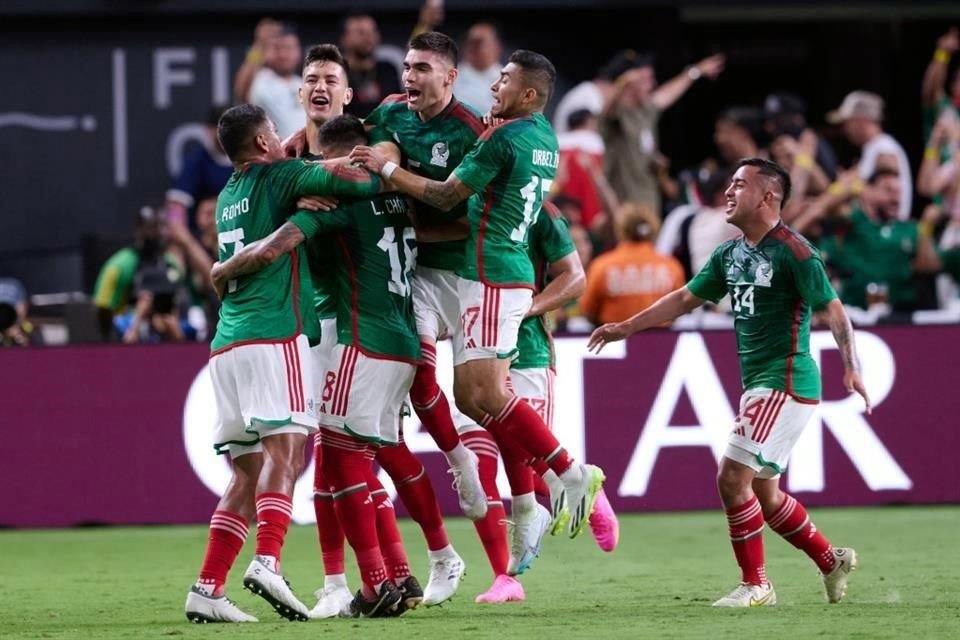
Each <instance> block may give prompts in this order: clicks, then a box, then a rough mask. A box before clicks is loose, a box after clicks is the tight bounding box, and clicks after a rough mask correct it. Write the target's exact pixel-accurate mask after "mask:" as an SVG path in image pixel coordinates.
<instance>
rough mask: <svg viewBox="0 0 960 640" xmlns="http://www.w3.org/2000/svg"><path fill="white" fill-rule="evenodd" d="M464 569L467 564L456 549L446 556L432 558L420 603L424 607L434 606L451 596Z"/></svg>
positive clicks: (458, 584) (461, 577) (455, 590)
mask: <svg viewBox="0 0 960 640" xmlns="http://www.w3.org/2000/svg"><path fill="white" fill-rule="evenodd" d="M466 570H467V565H465V564H464V562H463V558H461V557H460V556H459V555H458V554H457V552H456V551H454V552H452V553H451V555H450V556H448V557H446V558H440V559H437V560H432V561H431V562H430V579H429V580H428V581H427V588H426V589H424V590H423V602H422V604H423V605H424V606H425V607H434V606H436V605H438V604H442V603H444V602H446V601H447V600H449V599H450V598H452V597H453V595H454V594H455V593H456V592H457V589H459V588H460V580H462V579H463V575H464V573H465V572H466Z"/></svg>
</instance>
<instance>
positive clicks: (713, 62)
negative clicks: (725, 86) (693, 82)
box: [696, 53, 727, 80]
mask: <svg viewBox="0 0 960 640" xmlns="http://www.w3.org/2000/svg"><path fill="white" fill-rule="evenodd" d="M726 64H727V56H725V55H723V54H722V53H718V54H715V55H712V56H710V57H709V58H704V59H703V60H701V61H700V62H698V63H697V64H696V67H697V71H699V72H700V73H701V74H702V75H704V76H706V77H708V78H710V79H711V80H715V79H716V78H717V76H719V75H720V74H721V73H722V72H723V68H724V67H725V66H726Z"/></svg>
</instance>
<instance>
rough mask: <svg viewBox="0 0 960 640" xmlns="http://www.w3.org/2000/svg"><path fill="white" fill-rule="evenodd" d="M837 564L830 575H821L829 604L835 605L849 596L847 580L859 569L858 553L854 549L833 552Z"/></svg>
mask: <svg viewBox="0 0 960 640" xmlns="http://www.w3.org/2000/svg"><path fill="white" fill-rule="evenodd" d="M833 558H834V560H835V564H834V565H833V570H832V571H831V572H830V573H821V574H820V577H821V578H822V579H823V593H824V595H825V596H826V597H827V602H829V603H831V604H833V603H837V602H840V601H841V600H843V597H844V596H845V595H847V580H849V579H850V574H851V573H853V571H854V569H856V568H857V564H858V562H859V561H858V560H857V552H856V551H854V550H853V549H851V548H849V547H847V548H841V549H834V550H833Z"/></svg>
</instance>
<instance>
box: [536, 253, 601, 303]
mask: <svg viewBox="0 0 960 640" xmlns="http://www.w3.org/2000/svg"><path fill="white" fill-rule="evenodd" d="M549 270H550V276H551V278H552V280H550V283H549V284H548V285H547V286H546V287H544V288H543V291H541V292H540V293H538V294H537V295H535V296H533V303H532V304H531V305H530V310H529V311H527V317H528V318H532V317H534V316H542V315H543V314H545V313H547V312H548V311H553V310H554V309H559V308H560V307H562V306H563V305H565V304H566V303H568V302H570V301H571V300H575V299H576V298H579V297H580V296H582V295H583V292H584V290H585V289H586V282H587V278H586V276H585V275H584V273H583V264H581V263H580V256H579V255H578V254H577V252H576V251H573V252H572V253H569V254H567V255H566V256H564V257H562V258H560V259H559V260H556V261H554V262H551V263H550V267H549Z"/></svg>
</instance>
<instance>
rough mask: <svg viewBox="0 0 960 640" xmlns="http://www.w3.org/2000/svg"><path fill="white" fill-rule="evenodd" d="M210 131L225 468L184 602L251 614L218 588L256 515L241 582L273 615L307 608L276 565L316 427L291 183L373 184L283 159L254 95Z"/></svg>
mask: <svg viewBox="0 0 960 640" xmlns="http://www.w3.org/2000/svg"><path fill="white" fill-rule="evenodd" d="M217 135H218V138H219V140H220V144H221V145H222V146H223V149H224V151H225V152H226V153H227V155H228V156H229V157H230V159H231V161H232V162H233V164H234V167H235V172H234V174H233V175H232V176H231V178H230V181H229V182H228V183H227V186H226V187H224V190H223V191H222V192H221V193H220V196H219V198H218V201H217V231H218V240H219V243H220V256H219V259H220V261H221V262H218V263H217V264H215V265H214V269H213V271H212V272H211V277H212V279H213V282H214V286H215V288H216V290H217V292H218V295H219V296H220V297H221V299H222V300H223V304H222V306H221V308H220V322H219V324H218V326H217V333H216V336H215V337H214V340H213V343H212V345H211V349H212V352H211V354H210V376H211V378H212V381H213V387H214V393H215V395H216V402H217V409H218V414H219V419H218V422H217V425H216V428H215V432H214V440H215V442H214V445H215V447H216V449H217V451H218V452H221V453H229V454H230V456H231V459H232V461H233V478H232V479H231V482H230V484H229V486H228V487H227V490H226V492H225V493H224V496H223V498H221V500H220V502H219V504H218V505H217V510H216V511H215V512H214V514H213V518H212V519H211V521H210V537H209V542H208V545H207V552H206V556H205V558H204V562H203V566H202V568H201V570H200V577H199V579H198V580H197V582H196V584H195V585H194V586H193V587H192V588H191V589H190V592H189V593H188V594H187V601H186V605H185V611H186V615H187V618H189V619H190V620H192V621H195V622H252V621H255V620H256V619H255V618H254V617H253V616H249V615H247V614H245V613H244V612H242V611H240V609H238V608H237V607H236V606H235V605H234V604H233V603H232V602H231V601H229V600H228V599H227V598H226V597H225V594H224V591H225V586H226V579H227V573H228V572H229V570H230V567H231V566H232V565H233V562H234V561H235V560H236V557H237V554H238V553H239V552H240V549H241V548H242V547H243V543H244V540H245V539H246V536H247V531H248V528H247V523H248V522H249V520H250V519H251V518H252V517H253V516H254V515H255V516H256V518H257V546H256V551H255V554H256V555H255V556H254V559H253V561H252V562H251V563H250V566H249V568H248V569H247V572H246V574H245V575H244V586H246V587H247V588H248V589H250V590H252V591H254V592H255V593H257V594H259V595H261V596H262V597H263V598H264V599H266V600H267V601H268V602H269V603H270V604H271V605H273V606H274V608H275V609H276V610H277V611H278V612H279V613H280V615H282V616H284V617H286V618H289V619H291V620H306V618H307V609H306V607H304V605H303V604H302V603H301V602H300V601H299V600H298V599H297V598H296V596H294V595H293V593H292V592H291V591H290V587H289V586H288V585H287V583H286V581H285V580H284V578H283V576H282V575H281V573H280V550H281V548H282V546H283V540H284V537H285V536H286V532H287V528H288V527H289V524H290V514H291V511H292V503H291V496H292V494H293V486H294V482H295V481H296V478H297V475H298V473H299V471H300V468H301V466H302V463H303V447H304V444H305V442H306V437H307V435H308V434H309V433H312V432H313V431H316V429H317V419H316V413H315V402H314V386H313V379H312V375H311V373H312V372H311V368H310V367H309V362H310V357H309V352H308V351H307V349H308V340H307V338H306V334H308V333H310V332H311V331H313V330H311V329H309V328H308V325H312V326H313V327H314V329H316V325H317V320H316V315H315V314H314V313H313V312H312V305H311V300H310V291H309V288H308V287H303V286H301V284H300V283H301V282H305V281H308V279H309V272H308V271H307V267H306V260H305V259H304V257H303V250H302V247H301V246H300V245H301V243H302V242H303V240H304V239H305V237H306V236H307V235H308V233H309V232H312V231H311V229H312V227H311V226H310V225H309V224H308V222H309V217H310V216H309V215H307V214H297V215H293V216H292V217H290V216H291V214H294V212H295V211H296V209H295V204H296V201H297V199H298V198H299V197H300V196H302V195H311V194H318V195H341V196H354V197H361V196H365V195H372V194H375V193H377V192H378V191H379V189H380V181H379V179H377V178H375V177H371V176H369V175H368V174H367V172H362V174H363V175H362V178H360V177H358V176H356V175H355V174H359V173H361V172H357V171H354V172H352V173H351V172H347V171H341V170H339V168H327V167H323V166H321V165H318V164H308V163H304V162H302V161H299V160H290V161H282V160H283V149H282V147H281V143H280V138H279V137H278V136H277V131H276V127H275V126H274V125H273V123H272V122H270V120H269V119H268V118H267V116H266V114H265V113H264V111H263V109H261V108H260V107H256V106H254V105H240V106H237V107H234V108H232V109H230V110H228V111H227V112H226V113H224V115H223V117H222V118H221V119H220V123H219V125H218V132H217ZM278 160H279V161H280V162H278ZM287 217H290V220H289V221H286V222H285V220H286V219H287ZM304 229H306V230H307V231H304ZM258 240H262V242H256V241H258ZM245 244H247V245H250V246H249V247H247V249H246V250H240V248H241V247H243V246H244V245H245ZM234 252H237V253H236V254H235V255H233V257H232V258H230V256H231V254H233V253H234ZM228 258H229V259H228Z"/></svg>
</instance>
